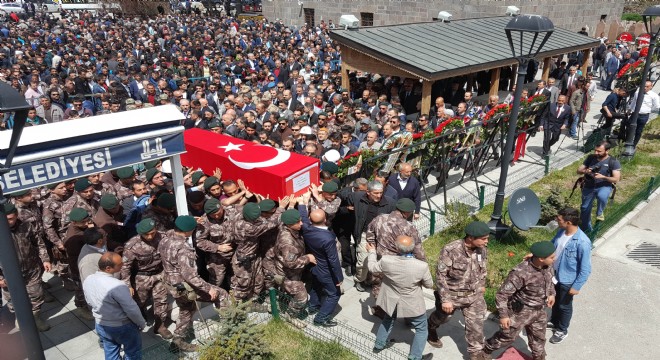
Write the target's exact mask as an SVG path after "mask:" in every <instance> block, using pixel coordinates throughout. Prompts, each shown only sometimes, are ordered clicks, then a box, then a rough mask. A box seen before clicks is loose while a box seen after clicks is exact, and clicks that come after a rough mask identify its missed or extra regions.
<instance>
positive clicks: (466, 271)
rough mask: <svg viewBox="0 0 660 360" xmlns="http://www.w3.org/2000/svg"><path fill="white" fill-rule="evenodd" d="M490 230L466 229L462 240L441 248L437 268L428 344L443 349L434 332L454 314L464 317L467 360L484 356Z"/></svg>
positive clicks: (474, 224) (478, 226)
mask: <svg viewBox="0 0 660 360" xmlns="http://www.w3.org/2000/svg"><path fill="white" fill-rule="evenodd" d="M489 235H490V228H489V227H488V225H487V224H486V223H484V222H481V221H473V222H471V223H470V224H468V225H467V226H466V227H465V237H464V238H463V239H459V240H455V241H452V242H450V243H449V244H447V245H445V247H443V248H442V252H441V253H440V257H439V258H438V265H437V268H436V273H435V274H436V291H435V292H434V295H435V311H434V312H433V313H432V314H431V316H429V336H428V343H429V344H430V345H431V346H433V347H442V341H441V340H440V338H439V337H438V333H437V329H438V327H440V325H442V324H444V323H446V322H448V321H449V319H450V318H451V315H452V314H453V313H454V311H456V310H461V311H462V312H463V316H464V317H465V340H466V342H467V351H468V354H469V356H470V360H479V359H482V358H483V356H484V352H483V347H484V317H485V316H486V301H485V300H484V292H485V290H486V265H487V259H488V252H487V250H486V245H488V236H489Z"/></svg>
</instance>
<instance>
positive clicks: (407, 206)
mask: <svg viewBox="0 0 660 360" xmlns="http://www.w3.org/2000/svg"><path fill="white" fill-rule="evenodd" d="M396 208H397V209H398V210H399V211H403V212H413V211H415V202H413V201H412V200H410V199H408V198H403V199H399V200H397V202H396Z"/></svg>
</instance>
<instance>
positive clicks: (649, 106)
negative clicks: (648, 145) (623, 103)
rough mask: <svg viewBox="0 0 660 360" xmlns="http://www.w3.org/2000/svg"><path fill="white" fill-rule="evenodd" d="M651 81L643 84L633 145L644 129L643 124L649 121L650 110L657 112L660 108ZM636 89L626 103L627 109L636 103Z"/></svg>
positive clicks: (658, 99) (659, 100)
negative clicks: (642, 94)
mask: <svg viewBox="0 0 660 360" xmlns="http://www.w3.org/2000/svg"><path fill="white" fill-rule="evenodd" d="M652 88H653V83H652V82H651V81H647V82H646V84H645V85H644V100H642V107H641V108H640V109H639V115H638V116H637V129H636V131H635V142H634V144H635V146H637V143H638V142H639V139H640V138H641V137H642V131H644V126H646V123H647V122H648V121H649V116H650V115H651V113H652V112H657V111H658V109H660V97H658V94H656V93H655V92H654V91H653V90H651V89H652ZM637 94H638V93H637V91H635V96H633V98H632V100H631V101H630V104H629V105H628V108H629V109H634V108H635V104H637Z"/></svg>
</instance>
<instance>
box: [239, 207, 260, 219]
mask: <svg viewBox="0 0 660 360" xmlns="http://www.w3.org/2000/svg"><path fill="white" fill-rule="evenodd" d="M259 216H261V208H259V205H257V204H255V203H247V204H245V206H243V218H244V219H245V220H247V221H254V220H257V219H258V218H259Z"/></svg>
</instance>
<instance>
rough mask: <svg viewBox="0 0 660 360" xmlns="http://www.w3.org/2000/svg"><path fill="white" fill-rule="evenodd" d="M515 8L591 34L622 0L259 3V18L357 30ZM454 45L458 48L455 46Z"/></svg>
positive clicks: (615, 15)
mask: <svg viewBox="0 0 660 360" xmlns="http://www.w3.org/2000/svg"><path fill="white" fill-rule="evenodd" d="M511 5H513V6H516V7H518V8H520V11H521V13H522V14H536V15H544V16H547V17H549V18H550V19H551V20H552V22H553V23H554V24H555V26H558V27H562V28H564V29H568V30H574V31H578V30H580V29H581V28H582V27H583V26H587V27H588V28H589V34H590V35H595V28H596V26H597V25H598V23H599V22H601V20H604V21H607V22H610V21H612V20H619V19H620V18H621V14H622V12H623V5H624V1H623V0H550V1H530V0H523V1H520V0H513V1H512V0H504V1H496V0H445V1H437V0H332V1H327V0H263V14H264V16H265V17H266V18H268V19H269V20H275V19H278V18H279V19H282V20H284V23H285V24H294V25H299V26H300V25H303V24H304V23H307V24H310V25H311V24H316V25H318V24H319V23H320V22H321V20H323V21H325V22H326V23H328V20H332V21H333V23H335V24H337V25H338V23H339V18H340V16H341V15H347V14H351V15H354V16H355V17H357V18H358V19H359V20H360V26H379V25H392V24H404V23H412V22H424V21H431V20H433V19H434V18H436V17H437V16H438V13H439V12H440V11H447V12H449V13H450V14H452V16H453V19H455V20H456V19H467V18H480V17H489V16H501V15H504V14H505V13H506V9H507V7H508V6H511ZM457 45H459V44H457Z"/></svg>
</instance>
